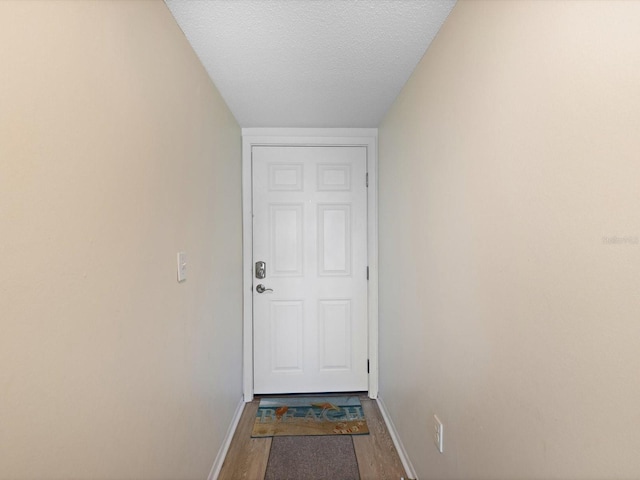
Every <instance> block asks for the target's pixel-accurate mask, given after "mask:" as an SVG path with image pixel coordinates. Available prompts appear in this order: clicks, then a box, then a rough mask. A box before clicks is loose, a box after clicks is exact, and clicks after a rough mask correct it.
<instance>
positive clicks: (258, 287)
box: [256, 283, 273, 293]
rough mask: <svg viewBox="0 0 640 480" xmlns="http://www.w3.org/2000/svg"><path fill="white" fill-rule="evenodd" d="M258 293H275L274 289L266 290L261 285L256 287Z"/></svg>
mask: <svg viewBox="0 0 640 480" xmlns="http://www.w3.org/2000/svg"><path fill="white" fill-rule="evenodd" d="M256 292H258V293H264V292H273V288H265V286H264V285H262V284H261V283H260V284H258V285H257V286H256Z"/></svg>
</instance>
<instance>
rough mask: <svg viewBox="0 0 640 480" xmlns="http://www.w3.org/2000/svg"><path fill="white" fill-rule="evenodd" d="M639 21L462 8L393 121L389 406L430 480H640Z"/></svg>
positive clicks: (385, 184) (490, 5)
mask: <svg viewBox="0 0 640 480" xmlns="http://www.w3.org/2000/svg"><path fill="white" fill-rule="evenodd" d="M639 25H640V2H631V1H623V2H613V1H603V2H597V1H589V2H586V1H567V2H562V1H553V2H551V1H549V2H542V1H536V2H527V1H517V2H516V1H514V2H509V1H461V2H459V3H458V4H457V6H456V7H455V8H454V10H453V12H452V14H451V16H450V17H449V19H448V20H447V21H446V22H445V24H444V26H443V28H442V30H441V31H440V33H439V35H438V37H437V38H436V40H435V42H434V43H433V44H432V46H431V48H430V49H429V50H428V52H427V53H426V55H425V57H424V58H423V59H422V61H421V63H420V64H419V66H418V67H417V69H416V71H415V72H414V74H413V76H412V78H411V79H410V81H409V82H408V84H407V85H406V87H405V88H404V90H403V92H402V93H401V95H400V96H399V98H398V99H397V101H396V102H395V104H394V105H393V107H392V109H391V110H390V112H389V114H388V115H387V117H386V118H385V120H384V122H383V124H382V125H381V128H380V231H381V234H380V248H381V252H380V258H381V263H380V308H381V312H380V318H381V319H380V322H381V332H380V339H381V340H380V342H381V366H380V370H381V396H382V397H383V399H384V400H385V402H386V404H387V406H388V407H389V410H390V412H391V416H392V418H393V420H394V422H395V424H396V427H397V428H398V430H399V433H400V436H401V438H402V440H403V442H404V444H405V446H406V447H407V449H408V453H409V455H410V458H411V460H412V461H413V464H414V466H415V467H416V469H417V473H418V474H419V477H420V478H421V479H423V480H424V479H445V478H447V479H552V478H563V479H587V478H590V479H604V478H607V479H614V478H636V479H637V478H640V454H639V453H638V452H640V428H639V426H640V293H639V292H640V245H639V244H638V238H639V237H640V28H638V26H639ZM615 236H617V237H619V238H618V239H617V240H616V239H612V238H611V237H615ZM627 236H629V237H631V238H626V237H627ZM603 237H606V238H603ZM613 242H617V243H613ZM434 413H436V414H438V416H439V417H440V418H441V419H442V420H443V422H444V425H445V453H444V454H439V453H437V451H436V448H435V446H434V444H433V442H432V441H431V439H430V437H431V431H432V423H431V421H432V420H431V418H432V415H433V414H434Z"/></svg>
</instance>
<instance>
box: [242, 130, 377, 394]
mask: <svg viewBox="0 0 640 480" xmlns="http://www.w3.org/2000/svg"><path fill="white" fill-rule="evenodd" d="M254 145H296V146H363V147H365V148H366V149H367V172H368V175H369V177H368V178H369V188H368V189H367V247H368V248H367V250H368V252H367V253H368V260H369V283H368V296H369V298H368V328H369V332H368V337H369V339H368V341H369V345H368V348H369V397H371V398H377V397H378V151H377V148H378V129H377V128H243V129H242V258H243V263H242V265H243V266H242V292H243V294H242V299H243V305H244V308H243V315H242V316H243V320H242V325H243V328H242V345H243V357H242V359H243V366H242V371H243V394H244V401H245V402H250V401H251V400H253V214H252V206H251V205H252V198H251V194H252V188H251V183H252V182H251V149H252V148H253V146H254Z"/></svg>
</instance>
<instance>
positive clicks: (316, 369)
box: [252, 146, 368, 393]
mask: <svg viewBox="0 0 640 480" xmlns="http://www.w3.org/2000/svg"><path fill="white" fill-rule="evenodd" d="M252 171H253V174H252V175H253V235H254V238H253V261H254V264H255V262H258V261H263V262H265V276H264V278H262V279H258V278H255V277H256V275H255V271H254V279H253V316H254V318H253V341H254V391H255V393H300V392H337V391H355V390H367V389H368V378H367V377H368V375H367V277H366V275H367V220H366V219H367V192H366V183H365V178H366V148H365V147H326V146H323V147H299V146H295V147H293V146H254V147H253V149H252ZM258 285H262V287H261V288H259V290H262V289H265V290H264V291H263V293H258V291H257V290H256V288H257V287H258Z"/></svg>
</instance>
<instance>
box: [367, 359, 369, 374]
mask: <svg viewBox="0 0 640 480" xmlns="http://www.w3.org/2000/svg"><path fill="white" fill-rule="evenodd" d="M367 373H369V359H368V358H367Z"/></svg>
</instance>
